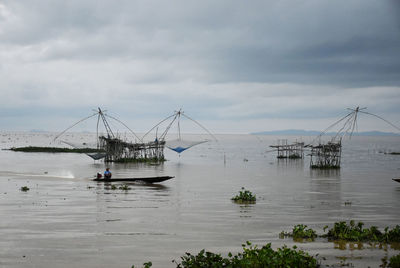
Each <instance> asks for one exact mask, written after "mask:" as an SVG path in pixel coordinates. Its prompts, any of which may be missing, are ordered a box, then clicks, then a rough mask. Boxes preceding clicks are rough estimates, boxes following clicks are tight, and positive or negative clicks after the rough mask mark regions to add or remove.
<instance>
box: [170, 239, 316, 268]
mask: <svg viewBox="0 0 400 268" xmlns="http://www.w3.org/2000/svg"><path fill="white" fill-rule="evenodd" d="M242 246H243V252H240V253H238V254H236V255H233V254H232V253H229V254H228V257H227V258H225V257H222V256H221V254H216V253H212V252H208V251H205V250H204V249H203V250H201V251H200V252H199V253H198V254H197V255H192V254H190V253H186V254H185V255H184V256H182V257H181V262H180V263H178V262H176V261H173V262H175V263H177V266H176V267H177V268H208V267H232V268H233V267H237V268H239V267H318V266H319V264H318V262H317V259H316V258H314V257H312V256H310V255H309V254H308V253H306V252H304V251H302V250H297V247H296V246H294V247H293V248H288V247H286V246H283V247H282V248H278V249H277V250H273V249H272V247H271V243H269V244H267V245H265V246H263V247H262V248H258V247H257V246H252V245H251V243H250V242H246V245H242Z"/></svg>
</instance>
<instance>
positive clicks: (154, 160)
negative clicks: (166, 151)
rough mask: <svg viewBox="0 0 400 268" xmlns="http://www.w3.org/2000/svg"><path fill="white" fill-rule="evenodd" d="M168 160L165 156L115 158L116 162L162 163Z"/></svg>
mask: <svg viewBox="0 0 400 268" xmlns="http://www.w3.org/2000/svg"><path fill="white" fill-rule="evenodd" d="M164 161H166V160H165V158H164V157H161V158H158V157H153V158H121V159H118V160H114V161H113V162H115V163H162V162H164Z"/></svg>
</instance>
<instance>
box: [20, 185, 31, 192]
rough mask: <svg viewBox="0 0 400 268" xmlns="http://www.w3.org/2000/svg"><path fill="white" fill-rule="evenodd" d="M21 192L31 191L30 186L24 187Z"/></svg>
mask: <svg viewBox="0 0 400 268" xmlns="http://www.w3.org/2000/svg"><path fill="white" fill-rule="evenodd" d="M20 190H21V191H22V192H27V191H29V187H28V186H22V187H21V189H20Z"/></svg>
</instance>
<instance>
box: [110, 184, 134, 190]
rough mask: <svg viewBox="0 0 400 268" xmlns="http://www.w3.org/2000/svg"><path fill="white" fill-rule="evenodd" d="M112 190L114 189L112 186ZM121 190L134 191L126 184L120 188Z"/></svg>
mask: <svg viewBox="0 0 400 268" xmlns="http://www.w3.org/2000/svg"><path fill="white" fill-rule="evenodd" d="M111 189H112V186H111ZM119 189H120V190H123V191H129V190H130V189H132V188H131V187H129V186H128V185H126V184H124V185H121V186H120V187H119Z"/></svg>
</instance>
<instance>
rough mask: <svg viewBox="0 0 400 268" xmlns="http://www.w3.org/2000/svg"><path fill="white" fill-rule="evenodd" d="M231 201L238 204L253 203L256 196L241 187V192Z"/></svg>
mask: <svg viewBox="0 0 400 268" xmlns="http://www.w3.org/2000/svg"><path fill="white" fill-rule="evenodd" d="M232 200H233V201H234V202H238V203H255V202H256V195H253V193H252V192H250V191H248V190H246V189H245V188H244V187H242V191H239V194H238V195H236V196H235V197H233V198H232Z"/></svg>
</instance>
